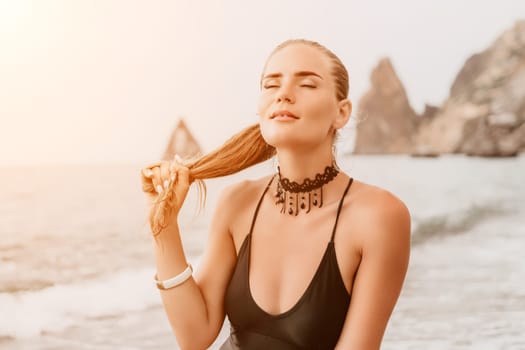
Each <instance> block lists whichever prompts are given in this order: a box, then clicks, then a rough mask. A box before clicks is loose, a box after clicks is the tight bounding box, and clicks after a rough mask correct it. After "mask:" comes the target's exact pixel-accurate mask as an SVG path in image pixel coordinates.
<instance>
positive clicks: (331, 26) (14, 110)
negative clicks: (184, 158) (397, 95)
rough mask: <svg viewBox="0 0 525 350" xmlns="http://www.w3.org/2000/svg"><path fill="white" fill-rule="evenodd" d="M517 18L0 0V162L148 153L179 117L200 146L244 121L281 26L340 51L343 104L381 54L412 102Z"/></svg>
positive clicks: (439, 9) (442, 92)
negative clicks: (345, 77) (346, 83)
mask: <svg viewBox="0 0 525 350" xmlns="http://www.w3.org/2000/svg"><path fill="white" fill-rule="evenodd" d="M518 19H525V1H520V0H498V1H489V0H487V1H485V0H484V1H480V0H462V1H457V0H428V1H421V0H399V1H389V0H381V1H380V0H361V1H356V0H347V1H342V0H341V1H333V0H324V1H305V0H302V1H299V0H292V1H282V0H265V1H258V2H251V1H242V0H230V1H228V0H224V1H218V0H216V1H213V0H209V1H189V0H188V1H181V0H171V1H168V0H165V1H134V0H92V1H71V0H47V1H38V0H34V1H29V0H16V1H15V0H0V122H1V126H0V166H5V165H36V164H57V163H61V164H66V163H67V164H69V163H74V164H85V163H142V162H154V161H157V160H158V159H159V157H160V156H161V155H162V153H163V151H164V148H165V146H166V144H167V142H168V139H169V136H170V134H171V132H172V130H173V128H174V126H175V125H176V123H177V121H178V119H179V118H181V117H183V118H184V119H185V120H186V123H187V125H188V127H189V129H190V131H191V132H192V133H193V134H194V136H195V137H196V138H197V140H198V141H199V142H200V144H201V146H202V148H203V149H204V151H210V150H212V149H213V148H215V147H217V146H219V145H220V144H221V143H222V142H223V141H225V140H226V139H227V138H229V137H230V136H231V135H233V134H234V133H236V132H238V131H240V130H241V129H242V128H244V127H246V126H248V125H251V124H253V123H256V122H257V118H256V107H257V98H258V94H259V85H258V83H259V77H260V74H261V70H262V68H263V65H264V62H265V60H266V58H267V56H268V54H269V53H270V51H271V50H272V49H273V48H274V47H275V46H276V45H277V44H279V43H280V42H282V41H284V40H286V39H290V38H306V39H310V40H315V41H318V42H320V43H321V44H323V45H325V46H326V47H328V48H329V49H331V50H332V51H333V52H335V53H336V54H337V55H338V56H339V57H340V58H341V60H342V61H343V63H344V64H345V65H346V67H347V69H348V71H349V74H350V96H349V97H350V100H351V101H352V102H353V103H354V106H357V102H358V100H359V98H360V96H362V95H363V93H364V92H365V91H366V90H367V89H368V88H369V76H370V72H371V70H372V69H373V68H374V66H375V65H376V64H377V62H378V61H379V60H380V59H381V58H382V57H389V58H390V59H391V61H392V63H393V66H394V68H395V69H396V72H397V74H398V76H399V77H400V79H401V80H402V82H403V84H404V85H405V88H406V90H407V94H408V97H409V100H410V103H411V104H412V106H413V107H414V109H415V110H416V112H421V111H422V110H423V108H424V106H425V103H429V104H434V105H439V104H441V103H442V102H443V101H444V100H445V99H446V97H447V96H448V92H449V88H450V86H451V84H452V82H453V80H454V78H455V76H456V74H457V73H458V71H459V70H460V69H461V67H462V66H463V64H464V62H465V60H466V59H468V58H469V57H470V56H471V55H472V54H474V53H476V52H480V51H482V50H484V49H485V48H487V47H488V46H489V45H490V44H491V43H492V42H493V41H494V40H495V39H496V38H497V37H498V36H499V35H500V34H501V33H502V32H503V31H504V30H506V29H509V28H510V27H512V25H513V24H514V23H515V21H516V20H518ZM355 109H357V108H355Z"/></svg>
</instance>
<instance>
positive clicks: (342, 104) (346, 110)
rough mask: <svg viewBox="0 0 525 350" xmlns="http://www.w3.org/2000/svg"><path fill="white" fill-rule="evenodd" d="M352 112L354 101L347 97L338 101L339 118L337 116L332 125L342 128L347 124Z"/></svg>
mask: <svg viewBox="0 0 525 350" xmlns="http://www.w3.org/2000/svg"><path fill="white" fill-rule="evenodd" d="M351 114H352V102H350V100H349V99H347V98H345V99H344V100H341V101H339V102H338V110H337V118H335V120H334V123H333V124H332V126H333V127H334V128H335V129H339V128H342V127H343V126H345V125H346V123H347V122H348V120H349V119H350V115H351Z"/></svg>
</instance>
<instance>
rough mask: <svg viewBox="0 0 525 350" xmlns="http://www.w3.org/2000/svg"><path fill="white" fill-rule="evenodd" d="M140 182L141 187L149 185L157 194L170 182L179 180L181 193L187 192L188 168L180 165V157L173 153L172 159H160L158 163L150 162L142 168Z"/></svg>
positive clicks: (188, 183)
mask: <svg viewBox="0 0 525 350" xmlns="http://www.w3.org/2000/svg"><path fill="white" fill-rule="evenodd" d="M141 173H142V182H143V186H142V187H143V189H145V188H151V187H150V186H149V183H151V186H152V187H153V189H154V190H155V192H157V193H158V194H160V193H162V192H163V191H165V190H166V189H168V188H169V186H170V185H171V183H173V182H180V185H182V187H183V190H182V192H181V194H185V192H187V187H189V185H190V182H189V169H188V168H187V167H185V166H184V165H182V163H181V158H180V157H179V156H178V155H175V157H174V159H173V161H171V162H170V161H161V162H158V163H152V164H150V165H148V166H146V167H144V168H142V171H141Z"/></svg>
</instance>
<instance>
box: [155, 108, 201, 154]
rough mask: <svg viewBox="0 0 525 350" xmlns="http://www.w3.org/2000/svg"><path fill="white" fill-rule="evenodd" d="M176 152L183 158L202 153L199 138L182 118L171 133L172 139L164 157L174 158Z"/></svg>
mask: <svg viewBox="0 0 525 350" xmlns="http://www.w3.org/2000/svg"><path fill="white" fill-rule="evenodd" d="M175 154H178V155H179V156H181V157H182V158H183V159H184V158H191V157H195V156H198V155H200V154H202V151H201V148H200V146H199V144H198V142H197V140H196V139H195V137H193V135H192V134H191V132H190V130H189V129H188V127H187V126H186V123H185V122H184V119H182V118H181V119H179V122H178V123H177V126H175V129H174V130H173V132H172V133H171V137H170V140H169V142H168V145H167V147H166V150H165V151H164V155H163V156H162V159H163V160H172V159H173V157H174V156H175Z"/></svg>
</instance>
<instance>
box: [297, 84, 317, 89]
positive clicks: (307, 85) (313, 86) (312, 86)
mask: <svg viewBox="0 0 525 350" xmlns="http://www.w3.org/2000/svg"><path fill="white" fill-rule="evenodd" d="M301 87H307V88H311V89H315V88H316V87H317V86H315V85H309V84H302V85H301Z"/></svg>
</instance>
